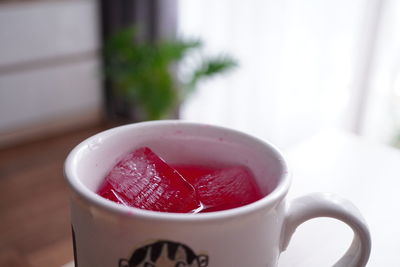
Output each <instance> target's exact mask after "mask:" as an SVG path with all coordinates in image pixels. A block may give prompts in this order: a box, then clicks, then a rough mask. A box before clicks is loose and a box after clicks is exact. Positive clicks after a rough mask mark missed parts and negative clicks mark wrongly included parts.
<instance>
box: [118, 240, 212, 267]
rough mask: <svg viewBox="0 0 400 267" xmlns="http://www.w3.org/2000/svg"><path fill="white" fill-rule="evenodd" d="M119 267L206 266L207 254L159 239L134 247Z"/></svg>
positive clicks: (120, 261)
mask: <svg viewBox="0 0 400 267" xmlns="http://www.w3.org/2000/svg"><path fill="white" fill-rule="evenodd" d="M118 266H119V267H207V266H208V256H207V255H196V254H195V253H194V251H193V250H192V249H191V248H189V247H188V246H186V245H184V244H182V243H178V242H172V241H166V240H160V241H157V242H154V243H151V244H149V245H146V246H143V247H140V248H138V249H136V250H135V251H134V252H133V253H132V255H131V257H130V258H129V259H120V260H119V265H118Z"/></svg>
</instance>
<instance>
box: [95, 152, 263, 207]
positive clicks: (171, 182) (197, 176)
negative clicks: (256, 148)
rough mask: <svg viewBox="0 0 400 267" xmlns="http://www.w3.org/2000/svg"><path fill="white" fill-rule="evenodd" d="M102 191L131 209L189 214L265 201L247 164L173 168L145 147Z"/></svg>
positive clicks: (124, 161) (114, 171) (130, 156)
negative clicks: (262, 199)
mask: <svg viewBox="0 0 400 267" xmlns="http://www.w3.org/2000/svg"><path fill="white" fill-rule="evenodd" d="M97 193H98V194H99V195H101V196H103V197H104V198H107V199H109V200H112V201H114V202H117V203H120V204H123V205H127V206H132V207H137V208H142V209H148V210H154V211H165V212H190V213H193V212H209V211H218V210H225V209H231V208H236V207H240V206H243V205H246V204H249V203H252V202H254V201H257V200H259V199H260V198H261V197H262V195H261V192H260V189H259V188H258V186H257V184H256V182H255V180H254V177H253V174H252V173H251V172H250V170H248V169H247V168H246V167H244V166H231V167H223V168H222V167H221V168H215V167H208V166H198V165H175V166H170V165H168V164H167V163H165V162H164V161H163V160H162V159H161V158H159V157H158V156H157V155H156V154H155V153H153V152H152V151H151V150H150V149H149V148H146V147H143V148H139V149H137V150H135V151H133V152H131V153H130V154H128V155H126V156H125V157H124V158H123V159H122V160H121V161H120V162H119V163H118V164H117V165H115V166H114V167H113V169H112V170H111V171H110V173H109V174H108V175H107V176H106V178H105V181H104V183H103V184H102V185H101V187H100V188H99V190H98V192H97Z"/></svg>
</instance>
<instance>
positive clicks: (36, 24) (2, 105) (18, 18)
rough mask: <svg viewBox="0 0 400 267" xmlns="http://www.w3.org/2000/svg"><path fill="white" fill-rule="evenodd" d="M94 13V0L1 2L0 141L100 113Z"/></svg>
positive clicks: (52, 128) (95, 14)
mask: <svg viewBox="0 0 400 267" xmlns="http://www.w3.org/2000/svg"><path fill="white" fill-rule="evenodd" d="M97 12H98V10H97V1H96V0H71V1H68V0H64V1H63V0H59V1H17V2H13V1H10V2H5V3H0V145H1V143H2V142H3V143H4V142H10V141H12V140H14V139H18V138H19V137H22V136H23V135H24V134H27V135H29V134H41V133H44V130H56V129H59V130H62V129H63V128H66V127H71V126H74V125H78V124H84V123H88V122H90V121H93V120H95V119H96V118H98V117H99V113H100V107H101V89H100V82H101V77H100V72H99V64H100V63H99V59H98V54H97V51H98V48H99V38H98V32H99V29H98V27H99V26H98V14H97ZM46 127H47V128H46ZM41 129H42V130H41Z"/></svg>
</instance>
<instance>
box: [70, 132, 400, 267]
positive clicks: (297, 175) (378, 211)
mask: <svg viewBox="0 0 400 267" xmlns="http://www.w3.org/2000/svg"><path fill="white" fill-rule="evenodd" d="M286 157H287V159H288V162H289V167H290V169H291V171H292V173H293V183H292V187H291V189H290V192H289V199H293V198H295V197H297V196H301V195H304V194H307V193H311V192H331V193H336V194H338V195H341V196H342V197H345V198H347V199H349V200H351V201H352V202H353V203H354V204H355V205H356V206H357V207H358V208H359V209H360V211H361V213H362V214H363V215H364V217H365V219H366V221H367V223H368V225H369V228H370V231H371V236H372V251H371V257H370V260H369V262H368V265H367V266H368V267H396V266H400V214H399V213H400V150H396V149H394V148H390V147H387V146H383V145H378V144H375V143H372V142H369V141H367V140H365V139H362V138H360V137H358V136H355V135H351V134H347V133H342V132H339V131H327V132H322V133H320V134H318V135H316V136H315V137H313V138H311V139H310V140H308V141H306V142H304V143H302V144H301V145H299V146H297V147H295V148H294V149H292V150H290V151H288V153H286ZM352 236H353V234H352V231H351V230H350V228H348V227H347V226H346V225H345V224H343V223H341V222H338V221H336V220H333V219H327V218H321V219H313V220H310V221H308V222H306V223H305V224H303V225H301V226H300V227H299V228H298V230H297V231H296V232H295V234H294V235H293V238H292V240H291V242H290V244H289V247H288V249H287V250H286V251H285V252H283V253H282V255H281V257H280V264H279V267H289V266H290V267H292V266H293V267H323V266H332V265H333V263H334V262H335V260H337V259H339V257H340V256H341V255H342V254H343V253H344V252H345V250H346V249H347V247H348V246H349V245H350V243H351V240H352ZM65 267H73V264H72V263H69V264H67V265H65Z"/></svg>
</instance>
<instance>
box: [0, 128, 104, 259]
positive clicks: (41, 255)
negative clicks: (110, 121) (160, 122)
mask: <svg viewBox="0 0 400 267" xmlns="http://www.w3.org/2000/svg"><path fill="white" fill-rule="evenodd" d="M105 128H107V127H106V126H96V127H92V128H90V129H85V130H80V131H76V132H71V133H68V134H65V135H62V136H58V137H53V138H48V139H45V140H41V141H37V142H34V143H30V144H25V145H19V146H16V147H11V148H7V149H2V150H0V266H7V267H19V266H24V267H46V266H50V267H57V266H61V265H63V264H65V263H67V262H69V261H71V260H72V258H73V256H72V243H71V232H70V231H71V230H70V222H69V206H68V205H69V199H68V193H69V191H68V188H67V185H66V183H65V182H64V178H63V163H64V160H65V157H66V155H67V154H68V152H69V151H70V150H71V149H72V148H73V147H74V146H75V145H76V144H78V143H79V142H80V141H82V140H83V139H85V138H87V137H89V136H90V135H92V134H94V133H96V132H99V131H102V130H104V129H105Z"/></svg>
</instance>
